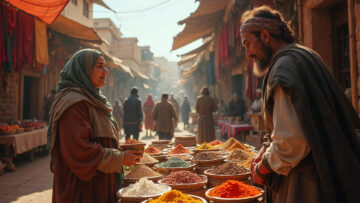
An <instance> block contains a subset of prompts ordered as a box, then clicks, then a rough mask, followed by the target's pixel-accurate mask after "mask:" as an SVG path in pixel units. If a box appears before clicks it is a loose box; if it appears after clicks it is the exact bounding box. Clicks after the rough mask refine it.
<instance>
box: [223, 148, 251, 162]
mask: <svg viewBox="0 0 360 203" xmlns="http://www.w3.org/2000/svg"><path fill="white" fill-rule="evenodd" d="M249 157H250V155H249V154H248V153H246V152H245V151H243V150H241V149H234V150H233V151H232V152H231V153H230V154H229V156H228V157H227V158H226V160H229V161H235V162H241V161H246V160H247V159H248V158H249Z"/></svg>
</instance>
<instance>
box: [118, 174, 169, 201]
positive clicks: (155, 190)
mask: <svg viewBox="0 0 360 203" xmlns="http://www.w3.org/2000/svg"><path fill="white" fill-rule="evenodd" d="M167 190H168V187H166V186H165V185H161V184H155V183H153V182H152V181H150V180H148V179H147V178H140V180H139V181H138V182H136V183H134V184H131V185H129V187H128V189H127V190H125V192H123V193H122V194H121V196H123V197H144V196H153V195H160V194H162V193H164V192H166V191H167Z"/></svg>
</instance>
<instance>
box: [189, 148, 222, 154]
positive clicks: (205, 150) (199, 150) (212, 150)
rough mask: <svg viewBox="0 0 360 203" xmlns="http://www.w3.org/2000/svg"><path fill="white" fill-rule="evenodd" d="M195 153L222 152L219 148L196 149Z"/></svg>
mask: <svg viewBox="0 0 360 203" xmlns="http://www.w3.org/2000/svg"><path fill="white" fill-rule="evenodd" d="M193 151H194V153H199V152H216V151H220V149H219V148H215V149H196V148H195V149H194V150H193Z"/></svg>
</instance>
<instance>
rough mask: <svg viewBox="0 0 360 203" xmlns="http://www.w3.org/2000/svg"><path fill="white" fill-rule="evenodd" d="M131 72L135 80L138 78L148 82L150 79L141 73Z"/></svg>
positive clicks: (133, 70)
mask: <svg viewBox="0 0 360 203" xmlns="http://www.w3.org/2000/svg"><path fill="white" fill-rule="evenodd" d="M132 72H133V73H134V76H135V77H136V78H140V79H142V80H149V79H150V78H149V77H148V76H146V75H144V74H142V73H140V71H137V70H135V69H132Z"/></svg>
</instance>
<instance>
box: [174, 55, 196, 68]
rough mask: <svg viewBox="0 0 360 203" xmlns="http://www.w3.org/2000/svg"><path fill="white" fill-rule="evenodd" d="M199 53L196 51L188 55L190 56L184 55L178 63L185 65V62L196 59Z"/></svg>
mask: <svg viewBox="0 0 360 203" xmlns="http://www.w3.org/2000/svg"><path fill="white" fill-rule="evenodd" d="M198 55H199V54H198V53H195V54H191V55H188V56H184V57H182V58H181V59H180V61H179V62H178V65H179V66H180V65H183V64H185V63H189V62H191V61H193V60H195V58H196V57H197V56H198Z"/></svg>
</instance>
